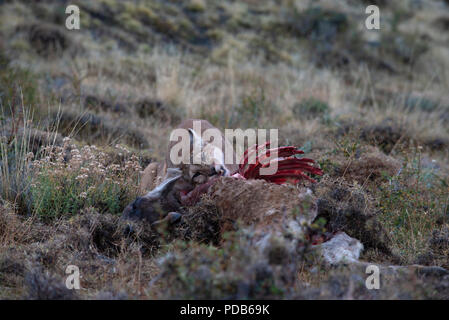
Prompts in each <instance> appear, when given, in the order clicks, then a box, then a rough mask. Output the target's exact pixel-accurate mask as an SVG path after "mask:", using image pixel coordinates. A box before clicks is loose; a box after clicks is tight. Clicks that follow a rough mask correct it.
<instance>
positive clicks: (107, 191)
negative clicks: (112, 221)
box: [31, 138, 142, 220]
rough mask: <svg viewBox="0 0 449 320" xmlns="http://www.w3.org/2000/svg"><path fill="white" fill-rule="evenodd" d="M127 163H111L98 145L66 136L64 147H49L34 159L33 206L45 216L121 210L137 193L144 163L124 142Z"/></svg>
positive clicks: (116, 212)
mask: <svg viewBox="0 0 449 320" xmlns="http://www.w3.org/2000/svg"><path fill="white" fill-rule="evenodd" d="M116 148H119V149H122V153H124V154H125V155H126V158H127V159H125V162H124V166H120V165H119V164H114V163H112V164H109V159H108V157H107V155H106V154H105V153H104V152H101V151H100V150H99V149H98V148H97V147H95V146H84V147H83V148H81V150H79V149H78V147H77V146H76V145H74V144H71V140H70V138H65V139H64V145H63V146H62V147H58V146H56V147H48V148H47V149H48V150H47V154H48V155H47V156H46V157H44V158H42V159H39V160H35V161H33V163H32V169H33V179H32V185H31V194H32V209H33V211H34V212H35V213H36V214H37V215H38V216H39V217H40V218H42V219H44V220H48V219H53V218H57V217H60V216H63V215H73V214H76V213H78V212H79V210H81V209H83V208H87V207H94V208H95V209H97V210H98V211H100V212H109V213H113V214H118V213H120V212H122V210H123V208H124V207H125V205H126V204H127V203H128V202H129V201H130V200H131V199H132V198H133V197H135V196H136V195H137V185H136V182H137V181H138V180H139V172H140V171H141V169H142V168H141V166H140V164H139V161H138V159H137V157H136V156H135V155H130V153H129V151H128V150H127V149H126V148H124V147H121V146H118V145H117V146H116Z"/></svg>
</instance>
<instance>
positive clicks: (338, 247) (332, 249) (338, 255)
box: [317, 232, 363, 265]
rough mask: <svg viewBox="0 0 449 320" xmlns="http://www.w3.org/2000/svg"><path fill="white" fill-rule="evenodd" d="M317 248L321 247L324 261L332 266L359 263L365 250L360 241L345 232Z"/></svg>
mask: <svg viewBox="0 0 449 320" xmlns="http://www.w3.org/2000/svg"><path fill="white" fill-rule="evenodd" d="M317 247H320V249H321V254H322V256H323V258H324V260H325V261H326V263H328V264H330V265H337V264H340V263H354V262H357V261H358V259H359V257H360V253H361V252H362V250H363V244H362V243H361V242H360V241H359V240H357V239H354V238H351V237H350V236H348V235H347V234H346V233H344V232H341V233H338V234H337V235H335V236H334V237H332V239H330V240H329V241H327V242H324V243H322V244H321V245H319V246H317Z"/></svg>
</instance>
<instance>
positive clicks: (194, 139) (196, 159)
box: [189, 128, 203, 164]
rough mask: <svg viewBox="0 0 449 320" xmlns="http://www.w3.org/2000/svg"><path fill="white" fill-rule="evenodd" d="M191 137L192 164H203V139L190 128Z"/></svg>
mask: <svg viewBox="0 0 449 320" xmlns="http://www.w3.org/2000/svg"><path fill="white" fill-rule="evenodd" d="M189 137H190V150H192V152H191V153H190V155H191V159H190V161H191V162H190V163H196V164H198V163H201V154H202V148H203V139H202V138H201V137H200V136H199V135H198V134H197V133H196V132H195V130H193V129H191V128H189Z"/></svg>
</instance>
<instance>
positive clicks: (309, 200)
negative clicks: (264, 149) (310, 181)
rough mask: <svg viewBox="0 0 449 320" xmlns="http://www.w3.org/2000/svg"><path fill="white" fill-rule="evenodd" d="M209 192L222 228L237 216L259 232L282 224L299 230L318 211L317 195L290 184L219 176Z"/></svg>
mask: <svg viewBox="0 0 449 320" xmlns="http://www.w3.org/2000/svg"><path fill="white" fill-rule="evenodd" d="M209 195H210V196H211V198H212V199H213V201H214V202H215V204H216V206H217V208H218V210H219V211H220V214H221V217H222V220H223V226H222V230H221V231H222V232H226V231H230V230H232V228H233V224H234V223H235V222H236V221H238V220H239V221H240V222H241V223H242V224H243V226H252V227H254V228H255V230H257V232H259V233H261V234H264V233H266V232H269V231H280V230H281V229H282V227H283V226H284V225H285V224H287V225H288V228H290V229H292V232H294V233H302V232H303V230H301V229H302V225H303V224H304V223H305V224H310V223H311V222H312V221H313V220H314V219H315V217H316V214H317V205H316V198H315V197H314V196H313V195H312V194H311V192H310V191H308V189H306V188H304V187H298V186H293V185H290V184H284V185H277V184H274V183H269V182H266V181H263V180H243V179H237V178H234V177H220V178H219V179H218V180H217V182H216V183H215V184H214V185H213V186H212V187H211V188H210V190H209ZM295 214H296V215H295ZM292 221H296V223H294V224H292V223H291V222H292Z"/></svg>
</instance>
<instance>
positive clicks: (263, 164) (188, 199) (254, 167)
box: [180, 141, 323, 205]
mask: <svg viewBox="0 0 449 320" xmlns="http://www.w3.org/2000/svg"><path fill="white" fill-rule="evenodd" d="M269 145H270V142H269V141H268V142H267V143H265V144H263V145H261V146H258V145H254V146H252V147H251V148H248V149H247V150H246V151H245V153H244V154H243V157H242V160H241V162H240V164H239V169H238V171H237V172H236V173H235V174H234V175H233V176H234V177H236V178H243V179H263V180H265V181H268V182H271V183H276V184H284V183H287V182H290V183H294V184H296V183H298V182H300V181H302V180H308V181H310V182H316V181H315V180H314V179H313V178H311V177H309V176H308V175H307V174H306V173H309V174H314V175H323V171H322V170H321V169H320V168H317V167H314V166H313V164H314V163H315V161H314V160H312V159H309V158H297V157H295V155H297V154H303V153H304V151H302V150H299V149H298V148H296V147H293V146H288V147H279V148H272V149H267V150H265V151H264V152H263V153H262V154H261V155H258V153H261V150H263V148H268V146H269ZM254 153H256V155H255V163H252V164H249V163H248V161H249V159H250V157H252V156H253V155H254ZM272 155H273V157H274V155H275V156H276V157H275V158H273V159H270V157H272ZM274 162H276V163H277V166H278V167H277V171H276V173H274V174H272V175H261V174H260V169H261V168H267V167H269V166H270V165H271V164H273V163H274ZM217 178H218V177H217ZM217 178H214V179H211V180H210V181H208V182H206V183H204V184H201V185H199V186H197V187H196V188H195V189H193V190H192V191H190V192H181V194H180V198H181V203H182V204H183V205H193V204H195V203H196V202H198V201H199V199H200V196H201V195H202V194H203V193H206V192H207V191H208V190H209V187H210V186H211V185H212V184H214V183H215V181H216V179H217Z"/></svg>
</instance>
